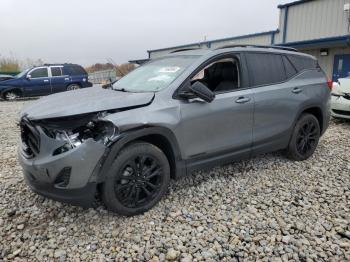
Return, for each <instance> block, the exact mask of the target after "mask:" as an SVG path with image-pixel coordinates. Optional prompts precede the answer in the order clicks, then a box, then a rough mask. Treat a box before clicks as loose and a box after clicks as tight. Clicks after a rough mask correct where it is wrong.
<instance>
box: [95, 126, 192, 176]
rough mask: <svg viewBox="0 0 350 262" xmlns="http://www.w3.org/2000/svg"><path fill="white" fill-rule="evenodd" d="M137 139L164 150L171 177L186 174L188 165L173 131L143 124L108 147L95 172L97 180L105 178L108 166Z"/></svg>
mask: <svg viewBox="0 0 350 262" xmlns="http://www.w3.org/2000/svg"><path fill="white" fill-rule="evenodd" d="M136 141H143V142H148V143H150V144H153V145H155V146H157V147H158V148H159V149H161V150H162V151H163V153H164V154H165V155H166V157H167V158H168V161H169V165H170V170H171V178H173V179H178V178H180V177H182V176H184V175H185V174H186V167H185V164H184V161H183V160H182V158H181V153H180V150H179V146H178V143H177V140H176V137H175V135H174V134H173V132H172V131H171V130H169V129H167V128H164V127H144V126H143V127H140V128H138V129H133V130H129V131H126V132H124V133H122V134H121V135H120V137H119V139H118V140H117V141H116V142H114V144H112V145H111V146H110V147H109V148H108V149H107V152H106V155H105V158H104V161H103V163H102V165H101V168H99V170H98V171H97V172H96V173H95V172H94V174H95V175H96V176H97V182H103V181H104V180H105V177H106V174H107V172H108V167H109V166H110V165H111V164H112V162H113V161H114V159H115V157H116V156H117V155H118V153H119V152H120V150H122V149H123V148H125V147H126V146H128V145H130V144H132V143H134V142H136Z"/></svg>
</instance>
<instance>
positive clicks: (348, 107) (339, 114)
mask: <svg viewBox="0 0 350 262" xmlns="http://www.w3.org/2000/svg"><path fill="white" fill-rule="evenodd" d="M331 114H332V116H333V117H334V118H344V119H350V78H339V79H338V82H334V83H333V89H332V101H331Z"/></svg>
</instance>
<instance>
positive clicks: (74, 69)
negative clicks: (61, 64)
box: [65, 65, 87, 76]
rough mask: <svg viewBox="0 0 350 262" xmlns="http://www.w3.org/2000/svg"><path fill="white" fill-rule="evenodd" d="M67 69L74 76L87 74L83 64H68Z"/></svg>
mask: <svg viewBox="0 0 350 262" xmlns="http://www.w3.org/2000/svg"><path fill="white" fill-rule="evenodd" d="M65 71H66V73H67V74H68V75H73V76H74V75H75V76H76V75H86V74H87V73H86V71H85V69H84V68H82V67H81V66H74V65H71V66H66V67H65Z"/></svg>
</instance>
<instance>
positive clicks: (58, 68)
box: [51, 67, 62, 76]
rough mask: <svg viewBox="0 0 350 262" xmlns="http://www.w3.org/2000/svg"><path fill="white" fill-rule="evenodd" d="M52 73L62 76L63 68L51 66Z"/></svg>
mask: <svg viewBox="0 0 350 262" xmlns="http://www.w3.org/2000/svg"><path fill="white" fill-rule="evenodd" d="M51 75H52V76H61V75H62V68H61V67H51Z"/></svg>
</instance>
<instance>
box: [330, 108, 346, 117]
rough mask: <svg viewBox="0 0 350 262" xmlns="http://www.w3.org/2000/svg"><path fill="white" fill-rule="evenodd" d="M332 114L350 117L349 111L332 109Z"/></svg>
mask: <svg viewBox="0 0 350 262" xmlns="http://www.w3.org/2000/svg"><path fill="white" fill-rule="evenodd" d="M332 110H333V112H334V113H336V114H338V115H344V116H350V111H344V110H337V109H332Z"/></svg>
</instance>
